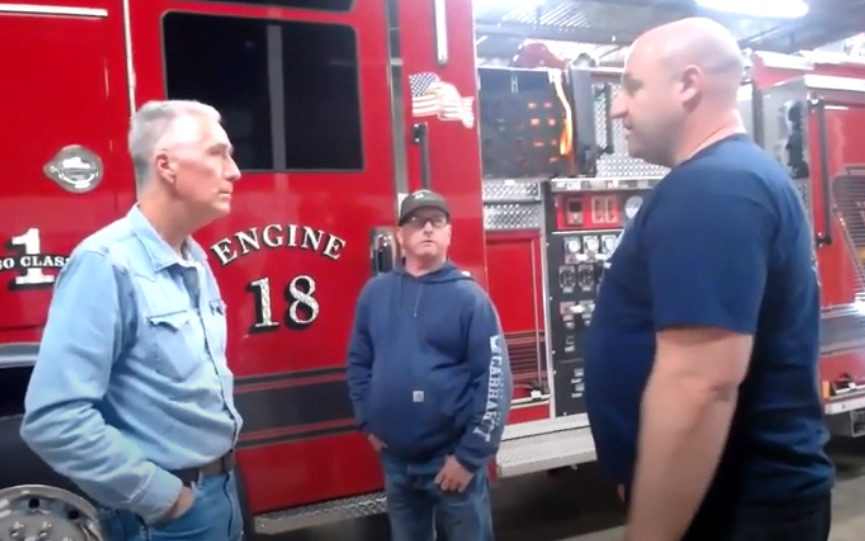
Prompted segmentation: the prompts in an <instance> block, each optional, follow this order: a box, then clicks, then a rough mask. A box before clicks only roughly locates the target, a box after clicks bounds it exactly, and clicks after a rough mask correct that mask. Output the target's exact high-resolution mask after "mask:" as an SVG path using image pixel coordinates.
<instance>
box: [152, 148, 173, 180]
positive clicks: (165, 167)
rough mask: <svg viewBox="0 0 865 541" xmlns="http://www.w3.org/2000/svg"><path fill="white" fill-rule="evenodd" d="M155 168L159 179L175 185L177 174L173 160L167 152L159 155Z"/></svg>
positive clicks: (157, 155) (155, 161)
mask: <svg viewBox="0 0 865 541" xmlns="http://www.w3.org/2000/svg"><path fill="white" fill-rule="evenodd" d="M154 166H155V169H156V174H157V175H158V176H159V178H162V179H165V180H166V181H167V182H169V183H171V184H174V182H175V177H176V173H175V169H174V164H173V163H172V161H171V158H169V157H168V154H166V153H165V152H159V153H157V154H156V158H155V159H154Z"/></svg>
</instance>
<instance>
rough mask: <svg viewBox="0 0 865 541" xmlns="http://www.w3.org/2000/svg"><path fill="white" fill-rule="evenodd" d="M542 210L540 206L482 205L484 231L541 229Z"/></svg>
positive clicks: (517, 204)
mask: <svg viewBox="0 0 865 541" xmlns="http://www.w3.org/2000/svg"><path fill="white" fill-rule="evenodd" d="M542 219H543V209H542V208H541V205H540V204H537V203H535V204H519V203H513V204H511V203H502V204H499V203H493V204H484V229H486V230H487V231H517V230H523V229H538V228H540V227H541V220H542Z"/></svg>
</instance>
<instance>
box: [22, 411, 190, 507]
mask: <svg viewBox="0 0 865 541" xmlns="http://www.w3.org/2000/svg"><path fill="white" fill-rule="evenodd" d="M21 435H22V437H23V438H24V440H25V441H26V442H27V443H28V445H29V446H30V447H31V448H32V449H33V451H34V452H35V453H36V454H37V455H39V456H40V457H41V458H42V459H43V460H44V461H45V462H47V463H48V464H50V465H51V466H52V468H53V469H54V470H56V471H57V472H58V473H60V474H61V475H64V476H66V477H69V478H70V479H71V480H72V481H73V482H75V483H76V484H77V485H78V486H79V487H81V488H82V489H83V490H84V491H85V492H86V493H88V494H89V495H90V496H91V497H92V498H94V499H96V500H97V501H99V502H100V503H102V504H104V505H110V506H116V507H120V508H125V509H129V510H131V511H133V512H135V513H136V514H139V515H141V516H142V517H143V518H144V520H145V521H147V522H148V523H150V522H154V521H156V520H158V519H159V518H161V517H163V516H164V515H165V514H166V513H167V512H169V510H170V509H171V508H172V506H173V505H174V503H175V501H176V500H177V497H178V495H179V494H180V491H181V489H182V483H181V481H180V479H178V478H177V477H175V476H174V475H172V474H171V473H169V472H167V471H165V470H163V469H162V468H160V467H158V466H156V465H155V464H153V463H152V462H150V461H149V460H147V459H146V458H145V457H144V456H142V455H141V453H140V452H138V450H137V449H136V448H135V447H134V446H132V445H130V444H129V443H127V442H126V441H125V440H124V438H123V436H122V435H121V434H120V433H119V432H118V431H117V430H116V429H115V428H113V427H110V426H107V425H106V424H105V423H104V421H103V420H102V419H101V416H100V415H99V414H98V413H97V412H96V411H95V410H94V409H93V408H92V407H90V406H86V405H82V406H67V407H65V408H62V407H59V406H49V407H44V408H40V409H35V410H31V411H30V412H28V414H27V415H25V418H24V422H23V424H22V431H21Z"/></svg>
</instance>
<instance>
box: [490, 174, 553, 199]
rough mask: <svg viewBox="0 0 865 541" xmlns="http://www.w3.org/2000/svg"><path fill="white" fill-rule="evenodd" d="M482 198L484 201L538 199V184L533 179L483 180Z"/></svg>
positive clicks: (539, 197) (539, 193)
mask: <svg viewBox="0 0 865 541" xmlns="http://www.w3.org/2000/svg"><path fill="white" fill-rule="evenodd" d="M483 200H484V202H485V203H487V202H489V203H493V202H496V201H500V202H501V201H507V202H517V201H520V202H523V201H525V202H533V201H540V200H541V189H540V184H539V183H538V182H537V181H534V180H498V179H496V180H484V181H483Z"/></svg>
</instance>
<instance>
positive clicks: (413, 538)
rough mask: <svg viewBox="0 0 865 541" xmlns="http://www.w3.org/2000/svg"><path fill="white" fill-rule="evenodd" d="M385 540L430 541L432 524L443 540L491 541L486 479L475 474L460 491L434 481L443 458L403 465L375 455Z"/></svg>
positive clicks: (484, 475)
mask: <svg viewBox="0 0 865 541" xmlns="http://www.w3.org/2000/svg"><path fill="white" fill-rule="evenodd" d="M381 460H382V467H383V469H384V480H385V496H386V497H387V513H388V518H389V520H390V529H391V541H433V540H434V539H435V538H436V537H435V525H436V524H438V525H439V527H440V528H441V529H442V530H443V533H444V535H445V539H446V541H493V524H492V515H491V510H490V481H489V475H488V474H487V471H486V470H485V469H481V470H479V471H478V472H477V473H476V474H475V475H474V476H473V477H472V480H471V482H470V483H469V485H468V487H466V489H465V490H464V491H463V492H450V491H448V492H445V491H443V490H442V489H441V488H439V486H438V485H436V483H435V477H436V475H437V474H438V472H439V471H440V470H441V468H442V466H443V465H444V461H445V457H438V458H435V459H433V460H429V461H426V462H420V463H409V462H406V461H403V460H400V459H398V458H395V457H393V456H392V455H389V454H388V453H387V451H384V452H383V453H382V454H381Z"/></svg>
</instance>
